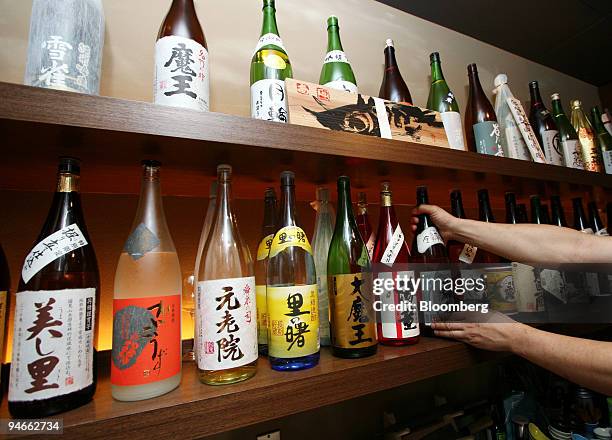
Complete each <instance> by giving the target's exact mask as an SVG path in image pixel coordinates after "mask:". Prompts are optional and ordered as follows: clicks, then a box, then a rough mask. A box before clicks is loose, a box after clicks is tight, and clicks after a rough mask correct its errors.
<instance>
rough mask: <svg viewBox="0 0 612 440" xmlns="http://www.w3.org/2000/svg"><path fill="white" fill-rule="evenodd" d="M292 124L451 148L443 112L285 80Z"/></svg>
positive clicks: (303, 82)
mask: <svg viewBox="0 0 612 440" xmlns="http://www.w3.org/2000/svg"><path fill="white" fill-rule="evenodd" d="M285 84H286V87H287V100H288V103H289V123H291V124H297V125H306V126H309V127H318V128H325V129H328V130H338V131H346V132H350V133H359V134H363V135H367V136H376V137H383V138H387V139H394V140H398V141H407V142H417V143H419V144H426V145H434V146H437V147H445V148H450V146H449V143H448V139H447V138H446V133H445V131H444V125H443V123H442V118H441V117H440V113H438V112H436V111H433V110H427V109H422V108H419V107H415V106H411V105H407V104H399V103H396V102H390V101H384V100H382V99H380V98H374V97H371V96H365V95H361V94H357V93H348V92H344V91H341V90H335V89H330V88H329V87H324V86H321V85H318V84H313V83H308V82H305V81H298V80H294V79H287V80H285Z"/></svg>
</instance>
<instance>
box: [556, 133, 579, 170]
mask: <svg viewBox="0 0 612 440" xmlns="http://www.w3.org/2000/svg"><path fill="white" fill-rule="evenodd" d="M561 147H562V148H563V157H564V158H565V166H566V167H570V168H577V169H579V170H584V162H582V153H581V152H580V143H579V142H578V140H577V139H561Z"/></svg>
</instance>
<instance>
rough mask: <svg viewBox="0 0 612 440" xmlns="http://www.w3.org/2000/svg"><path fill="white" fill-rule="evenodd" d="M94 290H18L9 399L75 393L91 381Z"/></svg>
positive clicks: (94, 307)
mask: <svg viewBox="0 0 612 440" xmlns="http://www.w3.org/2000/svg"><path fill="white" fill-rule="evenodd" d="M95 316H96V289H95V288H85V289H65V290H38V291H24V292H17V299H16V302H15V327H14V329H15V332H14V335H13V362H12V363H11V375H10V381H9V400H10V401H12V402H17V401H19V402H27V401H32V400H40V399H49V398H52V397H56V396H62V395H64V394H69V393H73V392H75V391H78V390H82V389H83V388H86V387H88V386H90V385H91V384H92V383H93V379H94V377H93V352H94V345H93V338H94V330H95V328H94V326H95Z"/></svg>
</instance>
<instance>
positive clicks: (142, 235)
mask: <svg viewBox="0 0 612 440" xmlns="http://www.w3.org/2000/svg"><path fill="white" fill-rule="evenodd" d="M159 243H160V241H159V238H158V237H157V235H156V234H155V233H154V232H153V231H151V230H150V229H149V228H147V225H145V224H144V223H141V224H139V225H138V226H136V227H135V228H134V230H133V231H132V233H131V234H130V236H129V237H128V239H127V241H126V242H125V246H123V250H124V251H126V252H127V253H128V255H129V256H130V257H132V259H133V260H134V261H136V260H139V259H141V258H142V257H144V256H145V254H146V253H147V252H151V251H152V250H153V249H155V248H156V247H157V246H159Z"/></svg>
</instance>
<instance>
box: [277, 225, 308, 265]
mask: <svg viewBox="0 0 612 440" xmlns="http://www.w3.org/2000/svg"><path fill="white" fill-rule="evenodd" d="M293 246H297V247H301V248H302V249H304V250H305V251H306V252H308V253H309V254H311V255H312V247H311V246H310V242H309V241H308V237H307V236H306V233H305V232H304V231H303V229H302V228H300V227H299V226H285V227H284V228H281V229H279V230H278V232H276V234H275V235H274V238H273V239H272V244H271V245H270V253H269V255H268V257H269V258H272V257H275V256H277V255H278V254H279V253H281V252H282V251H284V250H285V249H287V248H290V247H293Z"/></svg>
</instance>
